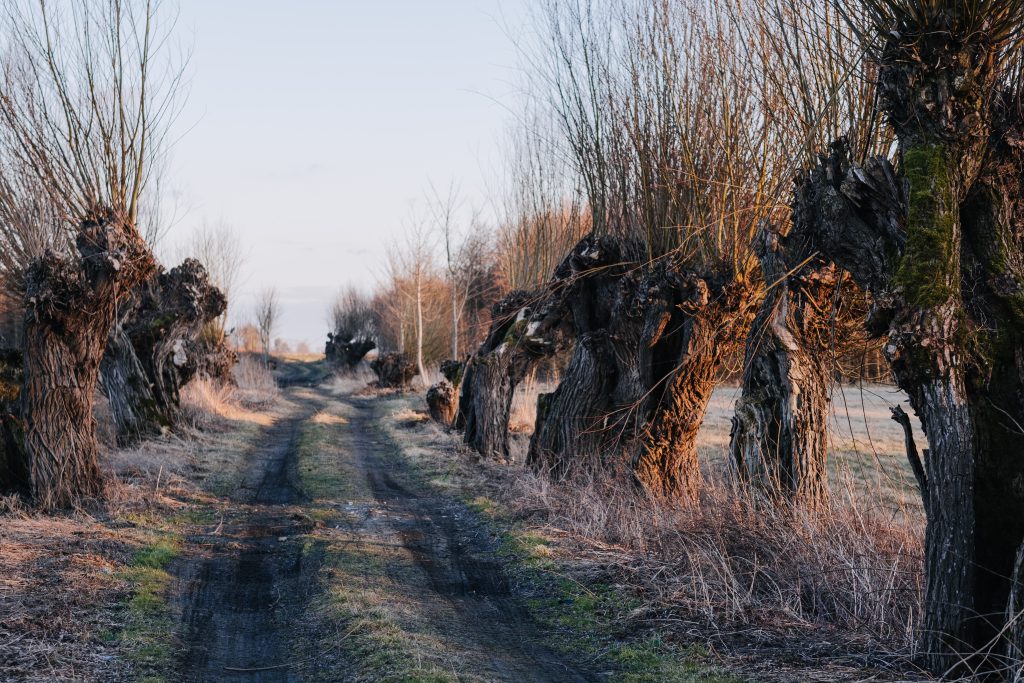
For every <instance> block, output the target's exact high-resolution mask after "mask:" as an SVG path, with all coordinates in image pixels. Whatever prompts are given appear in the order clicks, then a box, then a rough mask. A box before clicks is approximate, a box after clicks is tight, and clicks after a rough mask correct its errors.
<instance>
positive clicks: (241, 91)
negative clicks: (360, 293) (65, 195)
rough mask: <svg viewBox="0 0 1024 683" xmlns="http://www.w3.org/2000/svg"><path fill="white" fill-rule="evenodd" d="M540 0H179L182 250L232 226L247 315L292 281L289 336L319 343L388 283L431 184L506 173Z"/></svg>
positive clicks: (175, 162) (466, 183) (482, 182)
mask: <svg viewBox="0 0 1024 683" xmlns="http://www.w3.org/2000/svg"><path fill="white" fill-rule="evenodd" d="M527 3H528V0H516V1H514V2H500V1H499V0H476V1H474V0H444V1H438V2H414V1H401V2H386V3H385V2H354V1H350V0H291V1H289V2H282V1H281V0H274V1H271V0H181V12H180V18H179V23H178V31H179V35H180V37H181V38H182V39H183V40H184V41H185V42H186V43H189V44H190V45H191V46H192V57H191V63H190V67H189V73H190V74H191V78H190V94H189V99H188V101H187V104H186V106H185V108H184V111H183V112H182V114H181V116H180V117H179V119H178V122H177V124H176V126H177V129H178V130H177V134H178V135H179V136H180V140H179V141H178V142H177V143H176V145H175V146H174V148H173V151H172V156H171V163H170V168H169V171H170V172H169V177H168V180H169V182H170V184H171V185H172V186H173V187H174V189H175V194H176V195H177V196H176V199H177V201H178V202H179V204H180V206H181V207H182V210H183V212H184V213H183V218H182V220H181V221H180V222H179V223H178V224H177V225H176V226H175V227H174V228H173V231H172V233H171V235H170V236H169V238H168V241H169V243H171V244H173V243H175V242H179V241H181V240H183V239H185V238H187V235H188V233H189V232H190V231H191V230H193V229H194V227H195V226H196V225H198V224H200V223H201V222H202V221H203V220H204V219H206V220H210V221H214V222H215V221H218V220H224V221H226V222H228V223H230V224H232V225H234V226H235V228H236V229H237V230H238V231H239V233H240V234H241V235H242V236H243V239H244V241H245V243H246V246H247V249H248V252H249V253H248V259H247V262H246V266H245V269H244V273H243V284H242V287H241V288H240V292H239V295H240V296H239V297H238V298H237V299H236V300H235V302H234V303H233V305H234V306H235V313H236V314H239V313H245V312H247V311H248V310H249V309H250V308H251V305H252V298H251V297H252V295H253V293H254V292H256V291H257V290H259V289H261V288H262V287H264V286H271V285H273V286H276V287H277V289H278V293H279V295H280V298H281V303H282V308H283V318H282V322H281V325H280V327H279V329H278V332H277V334H278V335H279V336H282V337H285V338H287V339H289V340H291V341H293V342H294V341H298V340H301V339H305V340H307V341H309V342H310V343H311V344H312V345H313V346H314V348H317V347H320V345H321V344H322V341H323V339H324V337H325V333H326V322H325V320H326V309H327V307H328V305H329V303H330V301H331V299H332V297H333V294H334V293H335V292H336V291H337V290H338V289H339V288H340V287H341V286H342V285H344V284H345V283H346V282H354V283H357V284H361V285H363V286H365V287H367V288H369V287H370V286H372V284H373V283H374V282H375V281H376V279H377V278H379V277H380V275H381V273H382V269H383V262H384V258H385V253H386V249H387V247H388V243H389V240H390V239H391V238H392V237H393V236H396V235H397V234H398V233H400V231H401V226H402V223H403V221H404V220H406V219H407V217H408V216H409V214H410V211H411V205H412V204H413V203H414V202H417V201H420V200H421V199H422V197H423V196H424V194H425V191H426V190H427V187H428V182H429V181H433V182H434V183H436V184H437V185H439V186H447V185H448V183H449V182H450V181H455V182H456V183H458V184H459V186H460V187H461V189H462V195H463V197H464V198H465V200H466V202H467V204H474V203H481V202H483V201H484V198H485V196H486V192H487V188H488V187H493V186H495V184H496V183H497V182H499V180H498V179H497V178H496V177H495V173H493V171H495V170H496V169H497V167H498V150H499V148H500V141H501V138H502V136H503V135H504V131H505V130H506V128H507V126H508V123H509V121H510V118H511V115H510V113H509V112H508V110H507V109H506V107H514V106H515V102H516V100H517V98H518V92H517V90H518V86H517V83H518V82H520V80H521V79H520V78H519V76H518V72H517V71H516V65H517V62H518V60H517V54H516V49H515V46H514V41H513V38H512V36H514V35H518V33H519V32H520V31H521V30H522V27H523V25H524V17H525V15H526V14H527V12H528V10H527V9H525V8H526V7H527ZM510 32H511V34H512V35H510Z"/></svg>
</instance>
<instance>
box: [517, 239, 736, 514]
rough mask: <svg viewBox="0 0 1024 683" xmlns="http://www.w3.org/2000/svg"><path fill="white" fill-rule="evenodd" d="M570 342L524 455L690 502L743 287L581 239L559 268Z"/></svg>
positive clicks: (538, 464)
mask: <svg viewBox="0 0 1024 683" xmlns="http://www.w3.org/2000/svg"><path fill="white" fill-rule="evenodd" d="M560 270H561V273H560V277H561V279H562V281H563V283H564V284H563V287H564V289H563V291H562V292H561V293H560V294H559V296H560V297H561V298H562V300H563V302H564V304H563V305H564V307H565V308H566V309H567V310H568V317H569V319H571V320H572V325H573V328H574V335H575V340H576V344H575V347H574V351H573V356H572V359H571V360H570V362H569V366H568V367H567V369H566V371H565V373H564V374H563V376H562V379H561V382H560V383H559V385H558V388H557V389H556V390H555V391H554V392H553V393H551V394H546V395H542V396H541V397H540V399H539V400H538V408H537V424H536V427H535V430H534V434H533V437H532V439H531V441H530V451H529V456H528V459H529V462H530V464H531V465H532V466H533V467H535V468H536V469H539V470H541V471H546V472H549V473H551V474H552V475H554V476H555V477H572V476H576V475H584V476H586V475H587V474H592V473H593V472H594V471H596V470H605V471H612V472H618V473H620V474H623V475H625V476H629V477H633V478H635V479H636V480H637V481H638V482H639V483H640V484H641V485H642V486H644V487H645V488H646V489H647V490H648V491H649V492H651V493H652V494H654V495H658V496H670V497H674V498H677V499H681V500H693V499H695V498H696V496H697V492H698V490H699V484H700V470H699V467H698V463H697V445H696V438H697V431H698V429H699V427H700V423H701V421H702V420H703V417H704V412H705V410H706V408H707V403H708V400H709V399H710V397H711V393H712V390H713V389H714V385H715V381H716V372H717V370H718V367H719V363H720V362H721V360H722V359H723V358H725V357H727V356H728V354H729V353H731V352H732V350H733V349H735V348H736V347H737V345H738V344H739V340H740V334H741V330H742V329H744V328H745V326H746V324H747V323H748V322H749V318H750V317H751V316H752V315H753V313H752V308H751V307H750V304H749V298H750V297H749V294H748V292H747V291H746V286H745V285H744V284H743V283H742V282H740V281H739V280H738V279H736V278H734V277H733V276H732V275H730V274H727V273H720V274H718V273H705V274H695V273H691V272H688V271H686V270H685V269H683V268H681V267H678V266H677V265H676V264H675V263H673V261H672V260H671V257H667V258H665V259H663V260H660V261H658V262H656V263H653V264H649V263H645V259H644V251H643V249H642V248H641V247H640V245H639V244H635V243H630V242H628V241H625V240H620V239H618V238H612V237H602V238H596V237H592V236H590V237H587V238H585V239H584V240H582V241H581V242H580V243H579V244H578V245H577V246H576V247H575V248H574V250H573V253H572V254H571V255H570V257H569V258H568V259H567V260H566V262H565V263H564V264H563V265H562V266H560Z"/></svg>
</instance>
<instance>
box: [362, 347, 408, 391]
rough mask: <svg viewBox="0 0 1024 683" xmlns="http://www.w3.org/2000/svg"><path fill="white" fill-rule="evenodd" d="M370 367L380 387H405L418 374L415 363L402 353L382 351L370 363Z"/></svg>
mask: <svg viewBox="0 0 1024 683" xmlns="http://www.w3.org/2000/svg"><path fill="white" fill-rule="evenodd" d="M370 368H371V369H372V370H373V371H374V373H376V375H377V386H379V387H380V388H382V389H407V388H408V387H409V385H410V384H411V383H412V378H413V377H415V376H416V375H417V374H418V371H417V370H416V364H415V363H413V362H412V361H411V360H409V359H408V358H407V357H406V356H405V354H402V353H382V354H381V355H380V356H378V357H377V358H376V359H375V360H374V361H373V362H372V363H370Z"/></svg>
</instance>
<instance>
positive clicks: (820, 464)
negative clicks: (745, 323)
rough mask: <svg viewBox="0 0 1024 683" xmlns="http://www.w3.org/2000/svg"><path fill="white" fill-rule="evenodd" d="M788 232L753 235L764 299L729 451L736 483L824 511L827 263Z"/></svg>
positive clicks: (830, 275) (831, 285) (831, 279)
mask: <svg viewBox="0 0 1024 683" xmlns="http://www.w3.org/2000/svg"><path fill="white" fill-rule="evenodd" d="M806 246H807V241H806V239H804V238H803V236H802V235H800V234H798V233H796V232H795V231H791V232H790V233H789V234H788V235H784V236H783V235H779V234H778V232H777V231H776V230H775V229H774V228H772V227H771V226H769V225H768V224H767V223H766V224H764V225H762V227H761V228H760V229H759V231H758V234H757V235H756V237H755V250H756V252H757V254H758V257H759V259H760V261H761V272H762V273H763V276H764V282H765V287H766V291H765V297H764V300H763V302H762V304H761V310H760V312H759V313H758V315H757V317H756V318H755V319H754V324H753V326H752V328H751V331H750V334H749V336H748V337H747V349H746V354H745V358H744V364H743V393H742V396H741V397H740V400H739V401H738V402H737V403H736V413H735V416H734V417H733V421H732V433H731V435H730V436H731V440H730V452H731V455H732V460H733V462H734V464H735V467H736V471H737V473H738V475H739V478H740V480H741V481H743V482H745V483H747V484H748V485H749V486H751V487H752V488H753V490H754V491H755V492H757V493H759V494H762V495H764V496H766V497H767V498H768V499H769V500H771V501H775V502H780V501H788V502H792V503H798V504H800V505H803V506H805V507H822V506H824V505H825V503H826V501H827V498H828V472H827V469H826V466H827V461H828V406H829V389H830V387H831V386H832V380H831V372H830V368H829V363H828V360H829V350H830V348H832V346H833V338H832V336H831V335H830V330H831V329H832V326H831V325H830V317H831V316H830V314H829V311H830V309H831V303H830V299H831V298H832V295H833V294H834V293H835V288H836V284H837V282H836V276H835V269H834V267H833V266H832V265H831V264H826V263H824V262H822V261H821V260H820V259H816V258H814V255H813V253H808V251H809V250H808V249H807V248H806Z"/></svg>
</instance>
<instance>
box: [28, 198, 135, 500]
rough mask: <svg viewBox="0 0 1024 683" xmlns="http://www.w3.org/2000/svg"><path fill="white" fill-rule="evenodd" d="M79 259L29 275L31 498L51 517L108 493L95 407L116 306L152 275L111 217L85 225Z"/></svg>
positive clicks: (47, 263) (41, 266)
mask: <svg viewBox="0 0 1024 683" xmlns="http://www.w3.org/2000/svg"><path fill="white" fill-rule="evenodd" d="M76 243H77V249H78V259H71V258H67V257H61V256H58V255H56V254H53V253H49V254H47V255H45V256H44V257H42V258H40V259H38V260H37V261H35V262H34V263H33V264H32V265H31V267H30V268H29V270H28V273H27V275H26V314H25V386H24V390H23V392H22V410H23V416H24V425H25V433H24V445H25V451H26V455H27V461H28V465H29V466H28V479H29V481H28V487H27V488H28V491H29V494H30V496H31V498H32V499H33V501H34V502H35V503H36V504H37V505H38V506H40V507H42V508H44V509H52V508H58V507H67V506H71V505H75V504H76V503H78V502H79V501H80V500H82V499H83V498H85V497H91V496H96V495H99V494H100V493H101V492H102V478H101V475H100V469H99V460H98V452H97V449H98V446H97V442H96V423H95V420H94V418H93V397H94V395H95V391H96V386H97V382H98V381H99V371H100V361H101V360H102V358H103V351H104V348H105V346H106V343H107V338H108V336H109V334H110V330H111V327H112V326H113V324H114V322H115V311H116V309H117V305H118V304H119V303H120V302H123V301H124V300H125V299H126V298H127V297H128V296H129V295H130V293H131V290H132V289H133V288H135V287H136V286H138V285H139V283H140V282H142V280H144V279H145V278H146V277H147V276H148V275H149V274H150V273H151V272H152V270H153V267H154V262H153V259H152V256H151V255H150V253H149V250H148V248H147V247H146V245H145V244H144V243H143V241H142V239H141V237H140V236H139V234H138V233H137V231H136V230H135V227H134V226H133V225H131V224H129V223H126V222H125V221H123V220H122V219H120V218H118V217H117V216H115V215H114V214H113V213H112V212H110V211H97V212H95V213H94V214H93V215H90V216H88V217H87V218H86V219H85V220H83V222H82V224H81V226H80V228H79V231H78V235H77V240H76Z"/></svg>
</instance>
